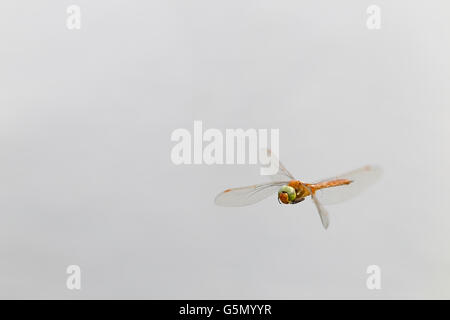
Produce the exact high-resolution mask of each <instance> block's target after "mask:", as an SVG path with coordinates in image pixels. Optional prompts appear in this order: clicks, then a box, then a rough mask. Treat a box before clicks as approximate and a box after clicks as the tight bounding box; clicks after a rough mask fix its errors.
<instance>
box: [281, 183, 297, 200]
mask: <svg viewBox="0 0 450 320" xmlns="http://www.w3.org/2000/svg"><path fill="white" fill-rule="evenodd" d="M283 192H284V193H287V195H288V199H289V201H294V200H295V198H296V197H297V194H296V193H295V189H294V188H292V187H291V186H282V187H281V188H280V190H279V191H278V194H280V193H283Z"/></svg>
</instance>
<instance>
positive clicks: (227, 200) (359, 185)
mask: <svg viewBox="0 0 450 320" xmlns="http://www.w3.org/2000/svg"><path fill="white" fill-rule="evenodd" d="M267 155H268V157H270V158H271V159H272V161H277V162H278V172H277V173H276V174H274V175H271V176H269V178H270V180H271V181H270V182H267V183H261V184H254V185H251V186H247V187H240V188H231V189H226V190H225V191H223V192H221V193H219V194H218V195H217V196H216V198H215V203H216V204H217V205H219V206H224V207H242V206H248V205H251V204H254V203H257V202H259V201H261V200H264V199H266V198H267V197H269V196H270V195H274V194H275V193H276V192H278V202H279V203H280V204H297V203H300V202H302V201H303V200H305V199H306V198H307V197H311V199H312V201H313V202H314V204H315V206H316V208H317V211H318V213H319V216H320V220H321V221H322V225H323V227H324V228H325V229H327V228H328V226H329V225H330V217H329V214H328V212H327V210H326V209H325V207H324V205H330V204H336V203H340V202H342V201H345V200H349V199H351V198H353V197H355V196H357V195H358V194H360V193H361V192H362V191H364V190H365V189H367V188H368V187H369V186H370V185H372V184H373V183H375V182H376V181H377V180H378V179H379V178H380V176H381V173H382V169H381V168H380V167H379V166H374V165H367V166H364V167H362V168H359V169H356V170H353V171H351V172H347V173H345V174H342V175H339V176H336V177H332V178H328V179H322V180H319V181H317V182H314V183H305V182H302V181H300V180H297V179H295V178H294V176H293V175H292V174H291V173H290V172H289V171H288V170H287V169H286V167H285V166H284V165H283V164H282V163H281V162H280V161H279V160H278V158H277V157H276V156H275V155H274V154H273V153H272V152H271V151H270V149H268V150H267Z"/></svg>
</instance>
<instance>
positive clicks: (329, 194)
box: [316, 166, 382, 204]
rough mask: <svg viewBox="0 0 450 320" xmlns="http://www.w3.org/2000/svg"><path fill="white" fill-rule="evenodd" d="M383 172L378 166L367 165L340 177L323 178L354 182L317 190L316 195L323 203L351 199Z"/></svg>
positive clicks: (334, 202)
mask: <svg viewBox="0 0 450 320" xmlns="http://www.w3.org/2000/svg"><path fill="white" fill-rule="evenodd" d="M381 174H382V170H381V168H380V167H378V166H365V167H363V168H360V169H357V170H354V171H351V172H348V173H346V174H343V175H340V176H338V177H334V178H330V179H326V180H322V181H321V182H324V181H332V180H336V179H348V180H351V181H352V183H350V184H348V185H342V186H337V187H331V188H325V189H321V190H317V191H316V197H317V198H318V199H319V200H320V202H321V203H323V204H336V203H340V202H342V201H345V200H349V199H351V198H353V197H355V196H357V195H358V194H360V193H361V192H362V191H364V190H365V189H367V188H368V187H369V186H371V185H372V184H374V183H375V182H376V181H377V180H378V179H379V178H380V177H381Z"/></svg>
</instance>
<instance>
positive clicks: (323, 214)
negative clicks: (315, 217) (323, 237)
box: [307, 187, 330, 229]
mask: <svg viewBox="0 0 450 320" xmlns="http://www.w3.org/2000/svg"><path fill="white" fill-rule="evenodd" d="M307 188H309V187H307ZM309 191H310V192H311V198H312V199H313V201H314V204H315V205H316V208H317V212H319V216H320V220H321V221H322V225H323V227H324V228H325V229H327V228H328V226H329V225H330V216H329V214H328V212H327V210H326V209H325V208H324V207H323V205H322V204H321V203H320V201H319V199H317V197H316V195H315V194H314V193H313V192H312V191H311V189H310V190H309Z"/></svg>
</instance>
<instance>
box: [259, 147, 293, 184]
mask: <svg viewBox="0 0 450 320" xmlns="http://www.w3.org/2000/svg"><path fill="white" fill-rule="evenodd" d="M261 152H265V153H266V155H267V158H268V159H270V163H278V172H277V173H275V174H274V175H270V176H268V177H269V178H270V180H272V181H282V180H295V178H294V176H293V175H292V174H291V173H290V172H289V171H288V170H287V169H286V167H285V166H284V165H283V164H282V163H281V161H280V160H279V159H278V157H277V156H276V155H275V154H274V153H273V152H272V150H270V149H262V150H261Z"/></svg>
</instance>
